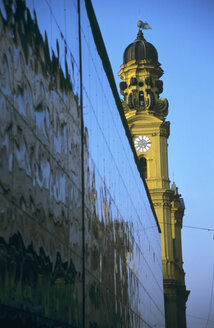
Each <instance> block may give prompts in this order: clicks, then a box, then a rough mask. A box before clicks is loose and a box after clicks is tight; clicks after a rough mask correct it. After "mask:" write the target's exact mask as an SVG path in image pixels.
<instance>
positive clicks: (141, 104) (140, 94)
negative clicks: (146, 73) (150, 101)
mask: <svg viewBox="0 0 214 328" xmlns="http://www.w3.org/2000/svg"><path fill="white" fill-rule="evenodd" d="M139 105H140V106H143V105H144V94H143V92H142V91H141V92H140V93H139Z"/></svg>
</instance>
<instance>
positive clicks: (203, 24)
mask: <svg viewBox="0 0 214 328" xmlns="http://www.w3.org/2000/svg"><path fill="white" fill-rule="evenodd" d="M92 3H93V6H94V10H95V13H96V16H97V20H98V23H99V25H100V29H101V32H102V35H103V39H104V42H105V45H106V49H107V52H108V55H109V58H110V62H111V64H112V69H113V72H114V76H115V80H116V84H117V85H119V82H120V79H119V77H118V72H119V70H120V65H121V64H122V56H123V52H124V50H125V48H126V47H127V45H128V44H130V43H131V42H133V41H134V40H135V38H136V34H137V26H136V24H137V21H138V20H139V19H141V20H143V21H147V22H148V23H149V24H150V26H151V27H152V30H148V31H145V32H144V37H145V38H146V40H147V41H149V42H151V43H152V44H153V45H154V46H155V47H156V49H157V50H158V54H159V62H160V63H161V65H162V69H163V70H164V72H165V74H164V75H163V77H162V79H163V82H164V91H163V93H162V96H163V97H166V98H167V99H168V101H169V115H168V120H169V121H170V122H171V133H170V137H169V141H168V143H169V174H170V179H171V180H172V177H173V174H174V179H175V183H176V184H177V186H178V188H179V192H180V193H181V194H182V196H183V198H184V201H185V205H186V210H185V216H184V220H183V224H184V228H183V232H182V239H183V260H184V270H185V272H186V285H187V289H190V290H191V294H190V296H189V300H188V303H187V322H188V328H211V327H213V326H214V290H213V293H212V295H211V291H212V279H213V268H214V255H213V254H214V252H213V249H214V231H213V232H212V231H210V232H209V231H206V230H200V229H192V228H188V227H185V226H193V227H202V228H212V229H214V220H213V219H214V217H213V213H214V201H213V196H214V192H213V186H214V173H213V172H214V171H213V167H214V165H213V163H214V146H213V141H214V137H213V130H214V126H213V122H214V105H213V96H214V82H213V77H214V42H213V33H214V1H213V0H203V1H202V0H185V1H184V0H180V1H178V0H176V1H175V0H165V1H164V0H161V1H160V0H150V1H145V0H133V1H127V0H123V1H121V0H117V1H115V0H114V1H113V0H108V1H100V0H92ZM208 319H209V320H208Z"/></svg>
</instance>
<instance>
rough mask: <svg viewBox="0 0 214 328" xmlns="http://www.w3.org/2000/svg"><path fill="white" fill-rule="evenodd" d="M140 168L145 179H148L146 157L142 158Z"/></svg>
mask: <svg viewBox="0 0 214 328" xmlns="http://www.w3.org/2000/svg"><path fill="white" fill-rule="evenodd" d="M140 168H141V172H142V173H143V176H144V178H145V179H146V178H147V162H146V159H145V157H141V158H140Z"/></svg>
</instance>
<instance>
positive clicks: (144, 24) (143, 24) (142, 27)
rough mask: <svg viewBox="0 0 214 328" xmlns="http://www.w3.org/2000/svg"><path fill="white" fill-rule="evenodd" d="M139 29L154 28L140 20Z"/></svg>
mask: <svg viewBox="0 0 214 328" xmlns="http://www.w3.org/2000/svg"><path fill="white" fill-rule="evenodd" d="M137 27H139V29H142V30H151V29H152V28H151V27H150V26H149V24H148V23H146V22H145V23H144V22H142V21H141V20H139V21H138V22H137Z"/></svg>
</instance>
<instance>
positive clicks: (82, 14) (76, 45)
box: [0, 0, 165, 327]
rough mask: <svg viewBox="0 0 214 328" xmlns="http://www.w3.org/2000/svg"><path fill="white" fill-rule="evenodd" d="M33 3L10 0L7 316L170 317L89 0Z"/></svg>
mask: <svg viewBox="0 0 214 328" xmlns="http://www.w3.org/2000/svg"><path fill="white" fill-rule="evenodd" d="M5 4H6V5H5ZM78 5H80V8H78ZM85 5H86V6H85ZM26 7H27V8H28V9H27V8H26ZM26 7H25V5H24V2H14V4H12V6H10V5H9V4H8V3H7V1H1V7H0V9H1V17H0V31H1V32H0V43H1V46H0V63H1V64H0V67H1V80H0V89H1V91H0V120H1V125H0V147H1V148H0V151H1V166H0V171H1V174H0V177H1V178H0V186H1V189H0V210H1V222H0V237H1V239H0V241H1V247H2V250H3V254H5V255H6V254H10V256H7V260H4V261H3V260H2V259H1V268H2V269H1V288H0V290H1V292H0V303H1V309H2V308H3V309H4V310H5V309H6V310H7V311H6V312H5V313H7V315H5V316H4V319H2V320H5V322H9V320H12V319H11V317H12V315H11V312H10V311H12V310H11V309H13V311H15V310H16V311H17V312H16V315H15V316H13V318H16V320H18V319H17V318H19V315H20V313H22V311H24V312H23V313H26V312H27V313H30V314H29V315H28V317H26V318H25V322H26V320H29V322H35V318H34V316H35V315H39V317H40V321H38V322H39V324H41V325H42V324H45V325H47V326H48V327H49V326H51V324H52V322H58V323H59V326H60V325H61V326H63V327H64V326H66V327H67V326H68V327H81V326H83V327H84V326H86V327H164V326H165V319H164V300H163V281H162V279H163V277H162V262H161V245H160V233H159V231H158V227H157V223H156V220H155V217H154V214H153V211H152V208H151V205H150V202H149V200H148V196H147V192H146V189H145V186H144V183H143V181H142V178H141V176H140V173H139V171H138V169H137V166H136V162H135V158H134V154H133V151H132V148H131V147H130V142H129V139H128V138H127V130H126V128H125V127H124V124H123V122H122V120H121V109H120V108H118V104H117V102H116V98H118V95H116V96H115V92H116V91H115V89H114V88H113V87H112V83H110V78H111V77H110V74H109V73H108V71H107V70H106V69H105V65H104V64H103V63H104V62H105V61H106V57H105V56H106V53H105V49H104V45H103V43H102V42H100V43H98V42H96V35H95V33H98V34H99V33H100V32H99V28H97V30H96V29H95V30H94V28H93V26H95V27H96V18H95V16H93V9H92V7H91V4H90V1H86V2H84V1H80V4H78V1H76V0H72V1H70V0H64V1H63V2H61V1H53V0H52V1H51V0H39V1H33V0H28V1H26ZM95 31H96V32H95ZM107 60H108V58H107ZM81 106H82V108H81ZM81 119H83V122H84V125H82V124H81ZM20 258H21V259H23V260H22V261H20V260H19V259H20ZM3 271H4V274H3ZM41 295H42V296H41ZM23 316H25V314H23ZM14 320H15V319H14ZM39 324H38V325H39Z"/></svg>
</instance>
